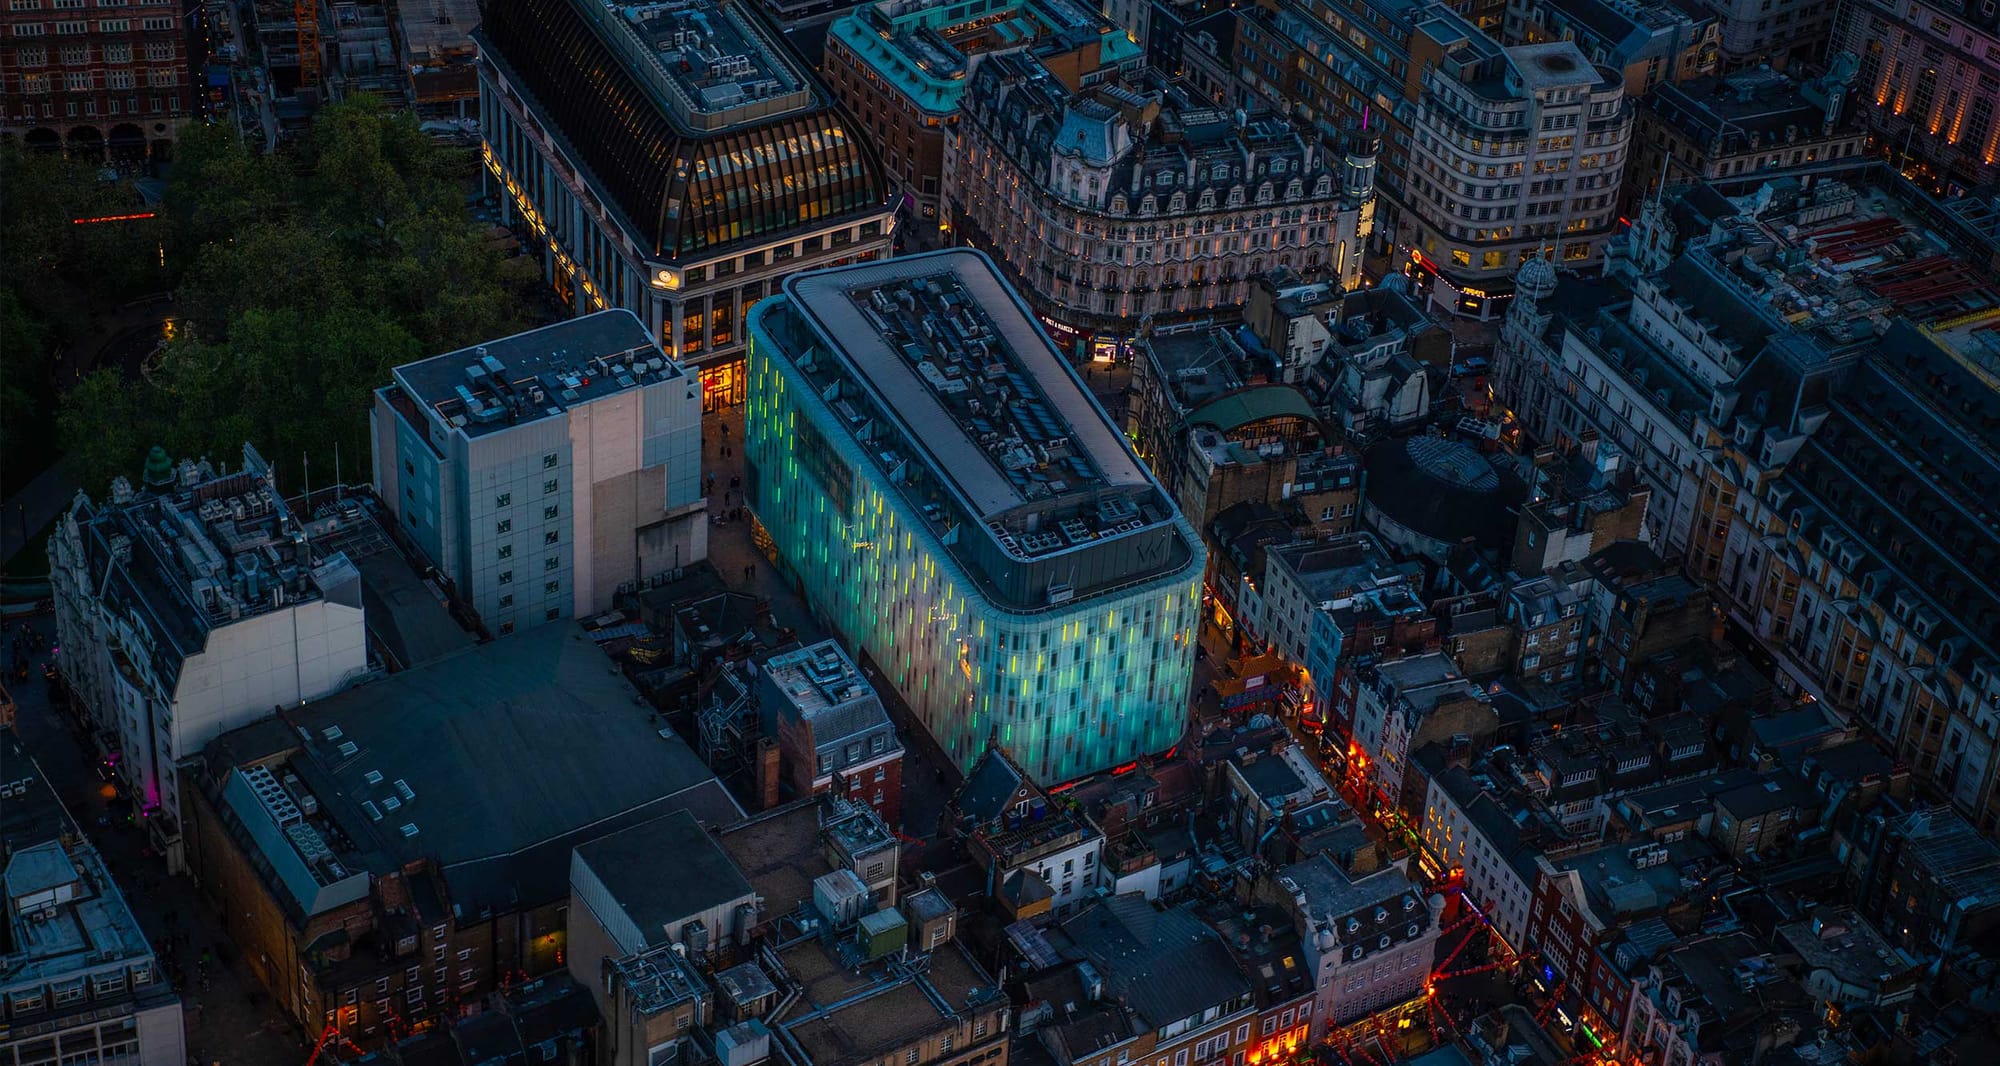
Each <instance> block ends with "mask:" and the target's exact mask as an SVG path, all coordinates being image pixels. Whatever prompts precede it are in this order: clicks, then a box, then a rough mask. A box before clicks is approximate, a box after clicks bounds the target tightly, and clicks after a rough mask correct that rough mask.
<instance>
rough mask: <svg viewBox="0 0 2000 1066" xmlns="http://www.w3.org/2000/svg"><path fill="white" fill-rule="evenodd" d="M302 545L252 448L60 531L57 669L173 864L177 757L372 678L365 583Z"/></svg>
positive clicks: (55, 581) (119, 494)
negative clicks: (239, 458)
mask: <svg viewBox="0 0 2000 1066" xmlns="http://www.w3.org/2000/svg"><path fill="white" fill-rule="evenodd" d="M159 459H160V461H161V463H163V464H164V462H165V457H164V455H161V456H160V457H159ZM306 536H307V532H306V527H305V526H304V525H303V524H301V523H300V522H299V521H297V520H296V519H295V518H294V517H293V516H292V515H291V513H290V512H289V511H288V510H287V508H286V506H285V502H284V500H283V499H282V498H280V497H279V495H278V491H277V487H276V484H275V482H274V481H273V480H272V477H271V473H270V470H269V468H268V467H267V466H266V465H265V464H264V461H263V459H262V457H260V456H258V455H257V453H256V452H255V451H254V450H253V449H251V448H249V447H247V446H246V447H245V448H244V465H243V468H242V469H240V470H238V471H236V472H234V473H220V474H218V473H217V471H216V470H215V469H214V468H213V467H211V466H209V465H208V464H207V463H201V464H196V463H194V462H191V461H190V462H183V463H181V464H180V465H179V466H178V467H177V468H171V469H166V470H162V471H160V476H159V477H158V478H157V479H155V481H154V483H152V484H149V485H148V486H147V487H146V488H144V489H142V490H134V489H133V488H132V486H131V484H130V483H129V482H127V481H126V480H125V479H123V478H120V479H118V481H117V482H115V483H114V484H113V486H112V491H111V498H110V499H109V500H108V501H106V502H104V503H103V504H101V505H100V504H93V503H92V502H91V501H90V500H89V498H88V497H86V496H84V495H83V494H81V493H79V494H78V496H77V499H76V502H75V504H74V505H73V506H72V507H71V509H70V511H69V513H68V514H66V515H64V516H63V517H62V520H61V521H60V522H59V523H58V524H57V527H56V533H55V536H54V537H53V538H52V541H51V543H52V551H51V557H50V564H51V565H50V583H51V586H52V588H53V591H54V599H55V615H56V637H57V641H58V646H59V647H60V648H61V649H62V652H61V655H60V657H59V658H58V660H57V662H58V665H59V668H60V669H61V671H62V675H63V679H64V681H65V682H67V683H68V685H69V686H70V689H71V692H72V693H73V695H74V698H75V699H76V700H77V701H78V702H79V703H80V704H81V706H82V708H83V710H84V713H85V715H86V716H87V717H88V719H89V720H90V722H91V724H92V725H93V726H94V727H95V730H96V733H97V741H98V744H99V746H100V748H102V749H103V753H104V757H105V759H106V761H107V762H109V763H110V764H111V765H112V767H113V768H114V769H115V771H116V772H117V775H118V777H119V779H120V781H121V782H122V783H123V784H124V786H125V787H126V788H127V789H128V790H129V792H130V794H131V796H132V799H133V804H134V806H135V807H136V808H137V809H138V810H139V811H140V812H141V813H142V814H143V815H144V818H145V823H146V826H147V829H148V832H149V833H150V835H151V836H152V837H153V839H154V841H155V844H156V846H158V847H159V848H160V849H161V850H162V851H163V852H164V853H165V854H166V855H167V858H168V863H169V866H170V867H173V868H178V864H179V841H180V828H181V825H182V803H181V795H180V788H179V784H178V781H177V778H176V774H175V768H176V767H177V766H178V764H179V763H180V762H181V761H182V760H184V759H187V758H190V757H192V756H194V755H197V754H199V753H200V752H201V750H202V749H203V748H204V747H205V746H206V745H207V744H208V742H209V741H210V740H212V739H214V738H215V737H216V736H218V735H220V734H222V733H225V732H228V731H229V730H232V729H236V728H238V727H240V726H244V725H248V724H249V723H251V722H254V721H256V720H257V719H259V718H263V717H266V716H268V715H270V714H271V713H272V712H273V711H274V709H276V708H278V707H290V706H297V705H298V704H300V703H302V702H304V701H307V700H313V699H318V698H319V697H321V696H325V695H328V694H330V693H333V692H337V691H339V690H340V689H342V688H344V687H346V685H347V684H349V683H350V682H352V681H354V680H355V679H357V678H358V677H360V676H362V675H363V674H365V673H367V672H368V669H369V664H368V650H367V635H366V631H365V629H364V626H363V617H362V606H361V582H360V575H359V574H358V573H357V571H356V570H355V568H354V566H353V564H352V563H350V562H349V561H348V560H347V558H346V557H345V556H344V555H341V554H339V553H337V552H336V553H334V554H332V555H331V556H325V555H321V554H319V553H317V552H316V551H315V550H314V549H313V547H312V545H311V543H310V541H309V540H308V539H305V538H306Z"/></svg>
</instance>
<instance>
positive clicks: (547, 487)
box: [542, 478, 558, 496]
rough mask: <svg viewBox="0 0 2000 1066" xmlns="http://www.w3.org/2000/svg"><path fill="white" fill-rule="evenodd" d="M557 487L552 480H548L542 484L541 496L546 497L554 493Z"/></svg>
mask: <svg viewBox="0 0 2000 1066" xmlns="http://www.w3.org/2000/svg"><path fill="white" fill-rule="evenodd" d="M557 487H558V485H557V482H556V480H555V479H554V478H550V479H549V480H547V481H544V482H542V495H544V496H547V495H548V494H550V493H552V492H554V491H555V490H556V489H557Z"/></svg>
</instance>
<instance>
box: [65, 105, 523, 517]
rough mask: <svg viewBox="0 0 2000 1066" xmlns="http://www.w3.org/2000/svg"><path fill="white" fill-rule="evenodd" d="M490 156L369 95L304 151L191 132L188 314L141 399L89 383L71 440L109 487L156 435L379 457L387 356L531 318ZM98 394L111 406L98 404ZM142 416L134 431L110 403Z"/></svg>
mask: <svg viewBox="0 0 2000 1066" xmlns="http://www.w3.org/2000/svg"><path fill="white" fill-rule="evenodd" d="M476 166H477V163H476V161H475V160H473V159H472V158H471V156H470V153H468V152H466V151H464V150H462V149H452V148H447V147H444V146H441V145H439V144H437V143H436V142H434V141H433V140H431V139H430V138H429V137H428V136H426V135H425V134H424V133H423V132H422V130H421V129H420V128H419V127H418V124H417V122H416V120H415V118H414V117H412V116H410V115H408V114H400V113H391V112H389V111H387V110H386V109H385V108H383V106H382V105H381V104H380V102H379V101H376V100H374V99H371V98H366V97H362V98H357V99H354V100H349V101H346V102H343V103H339V104H334V105H331V106H329V107H327V108H326V109H325V110H324V111H322V112H321V113H320V115H319V116H318V118H317V119H316V120H315V122H314V127H313V132H312V135H311V136H310V137H309V138H307V139H306V141H305V143H304V144H303V145H301V146H299V147H298V148H296V149H290V150H287V151H286V152H283V153H280V154H279V155H276V156H270V157H265V156H260V155H258V154H257V153H255V152H253V151H251V150H250V149H248V148H247V147H245V146H244V145H243V144H242V143H241V142H240V141H239V140H238V139H237V138H236V137H235V136H234V134H233V133H232V132H230V131H228V130H226V129H224V128H221V127H205V128H202V129H199V130H194V131H190V132H189V134H188V135H185V136H184V137H183V138H182V140H181V142H180V144H179V146H178V147H177V150H176V163H175V169H174V175H173V177H172V178H171V179H170V181H169V182H168V186H167V204H166V207H167V215H168V218H169V219H170V220H171V223H172V226H173V231H174V235H175V247H176V248H177V249H178V250H179V252H178V254H180V255H182V256H183V257H184V258H185V259H186V262H185V264H184V266H185V270H184V273H183V275H182V278H181V282H180V284H179V286H178V288H177V289H176V290H175V297H176V302H177V306H178V309H179V312H180V314H181V315H182V317H183V321H184V322H185V324H186V327H187V328H186V329H185V330H184V331H183V333H182V335H181V336H180V337H178V338H176V339H175V340H174V341H173V342H172V343H171V344H169V345H168V347H167V349H166V350H165V351H164V352H163V353H162V355H161V358H160V359H159V361H158V365H157V366H156V367H154V368H153V369H152V370H151V372H150V373H149V374H147V375H146V376H145V378H144V379H143V380H142V381H139V382H135V383H133V384H132V386H131V391H132V393H133V394H134V397H135V400H134V402H133V403H123V404H120V403H103V402H102V401H103V400H104V399H105V397H104V395H103V390H104V386H102V385H101V384H99V383H95V382H93V383H91V384H92V387H91V388H90V389H89V390H83V389H79V390H78V392H77V393H76V394H75V396H74V397H73V399H72V401H71V402H70V403H69V404H67V405H66V407H65V412H64V422H63V430H64V439H65V440H66V441H70V442H72V447H73V448H74V449H75V450H76V451H77V452H78V453H79V454H80V455H87V456H88V461H87V462H86V463H85V466H84V469H85V471H86V473H85V476H86V477H87V478H90V479H92V480H88V481H86V484H91V483H99V482H101V480H102V479H103V478H105V477H109V476H110V475H111V474H113V473H117V472H129V471H130V470H132V469H135V468H136V464H137V463H138V462H139V460H140V458H141V457H142V456H143V454H144V449H145V448H146V447H148V446H150V445H151V444H153V443H156V442H157V443H162V444H165V445H167V446H168V447H169V449H170V450H172V451H173V452H174V454H177V455H196V454H204V453H205V454H209V455H229V454H233V453H234V451H235V449H236V448H237V447H238V446H239V445H240V444H241V443H242V442H243V441H245V440H248V441H250V442H252V443H253V444H255V445H256V446H257V447H258V449H259V450H260V451H262V452H263V453H264V454H265V455H266V456H267V457H269V458H270V460H271V461H272V462H273V463H274V464H277V466H278V467H279V470H280V471H281V474H282V476H284V477H285V478H286V479H287V482H286V483H287V484H291V485H296V484H299V478H300V476H301V475H302V473H303V471H302V469H301V468H302V466H303V465H304V462H305V457H307V456H310V462H311V465H312V467H313V470H314V477H313V479H314V480H315V481H321V480H322V479H324V480H327V481H330V480H331V478H332V475H333V470H334V456H335V454H336V449H338V454H339V456H340V457H341V460H342V465H343V466H344V467H345V468H346V469H347V470H351V471H353V472H354V473H355V474H356V475H359V474H360V472H362V471H364V470H366V469H367V463H368V455H369V439H368V430H367V427H368V408H369V405H370V403H371V402H372V400H371V397H372V393H373V390H374V389H375V388H377V387H378V386H380V385H383V384H385V383H386V382H387V381H388V379H389V370H390V368H392V367H394V366H396V365H398V364H400V363H404V362H408V361H411V360H413V359H417V358H420V357H422V356H424V355H426V354H435V353H439V352H444V351H449V350H452V349H455V348H461V347H465V346H466V345H470V344H476V343H478V342H479V341H482V340H485V339H488V338H492V337H498V336H505V335H507V334H509V333H513V332H517V331H518V330H520V329H521V328H523V326H524V325H525V324H526V323H525V321H524V320H523V317H522V308H523V306H524V304H525V301H524V300H523V299H522V295H523V290H524V288H525V286H527V285H529V284H532V283H533V282H534V279H535V272H534V270H533V266H532V264H529V263H526V262H525V261H524V260H518V259H517V260H508V259H505V258H503V257H502V256H501V254H500V253H499V252H498V251H497V250H496V249H494V248H493V247H491V246H490V245H489V244H488V243H487V241H486V240H485V236H484V234H483V233H481V232H480V230H479V228H478V227H477V226H476V225H475V224H474V223H473V221H472V219H471V217H470V216H469V214H468V212H467V210H466V207H465V200H464V192H465V189H466V187H467V184H466V179H467V177H468V176H469V175H470V174H471V173H472V172H473V171H472V168H474V167H476ZM90 405H98V406H101V410H95V411H94V410H85V409H81V408H85V407H87V406H90ZM135 406H136V407H138V408H140V409H141V410H140V411H139V412H138V414H149V415H152V416H154V417H153V420H152V421H151V422H144V421H142V422H141V423H140V424H142V425H144V426H145V427H146V431H147V432H148V433H151V434H153V436H152V437H151V438H149V439H145V440H135V439H134V438H133V437H132V436H131V434H129V433H127V432H125V430H124V428H123V427H121V426H114V425H110V424H107V423H108V422H109V421H110V420H112V419H121V418H134V417H135V411H134V407H135Z"/></svg>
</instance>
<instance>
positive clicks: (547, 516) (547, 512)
mask: <svg viewBox="0 0 2000 1066" xmlns="http://www.w3.org/2000/svg"><path fill="white" fill-rule="evenodd" d="M561 513H562V508H560V507H544V508H542V518H543V520H545V521H549V522H553V521H555V520H556V516H557V515H559V514H561Z"/></svg>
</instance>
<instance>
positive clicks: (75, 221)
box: [69, 211, 159, 226]
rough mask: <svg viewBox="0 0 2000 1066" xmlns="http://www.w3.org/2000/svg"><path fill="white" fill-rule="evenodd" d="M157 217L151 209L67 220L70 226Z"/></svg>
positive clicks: (135, 220) (134, 220)
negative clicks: (127, 213) (126, 213)
mask: <svg viewBox="0 0 2000 1066" xmlns="http://www.w3.org/2000/svg"><path fill="white" fill-rule="evenodd" d="M158 217H159V216H158V215H157V214H155V213H154V212H151V211H139V212H136V213H133V214H130V215H97V216H95V217H93V218H73V219H70V220H69V224H70V225H72V226H94V225H96V224H98V223H99V222H137V221H139V220H141V219H148V218H158Z"/></svg>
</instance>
